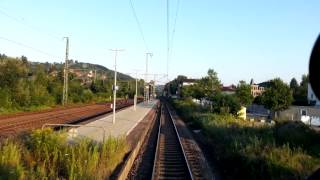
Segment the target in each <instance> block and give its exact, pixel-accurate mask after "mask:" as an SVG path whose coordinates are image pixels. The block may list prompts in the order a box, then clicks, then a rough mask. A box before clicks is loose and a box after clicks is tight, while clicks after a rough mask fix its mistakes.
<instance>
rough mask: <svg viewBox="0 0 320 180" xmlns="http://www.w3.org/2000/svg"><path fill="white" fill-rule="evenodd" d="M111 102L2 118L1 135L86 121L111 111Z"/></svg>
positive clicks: (121, 104)
mask: <svg viewBox="0 0 320 180" xmlns="http://www.w3.org/2000/svg"><path fill="white" fill-rule="evenodd" d="M117 103H118V105H117V110H120V109H122V108H125V107H128V106H131V105H132V104H133V101H132V100H128V101H124V100H120V101H118V102H117ZM110 105H111V103H104V104H93V105H86V106H82V107H73V108H67V109H57V110H56V111H55V110H51V111H46V112H43V113H30V114H27V113H26V114H24V115H23V116H21V115H17V116H9V117H7V118H1V119H0V136H11V135H17V134H18V133H21V132H24V131H28V130H31V129H36V128H41V126H42V125H43V124H46V123H55V124H78V123H83V122H86V121H88V120H90V119H92V118H94V117H97V116H100V115H104V114H107V113H110V112H111V111H112V109H111V107H110Z"/></svg>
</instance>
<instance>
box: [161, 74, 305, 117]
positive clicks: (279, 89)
mask: <svg viewBox="0 0 320 180" xmlns="http://www.w3.org/2000/svg"><path fill="white" fill-rule="evenodd" d="M186 79H187V77H186V76H181V75H179V76H178V77H177V78H176V79H174V80H173V81H171V82H169V83H168V84H166V91H167V92H168V93H169V94H171V95H175V94H177V92H179V93H180V94H179V96H181V97H182V98H193V99H197V100H199V101H200V103H201V104H204V105H206V106H207V107H209V108H210V110H211V111H212V112H215V113H232V114H235V115H236V114H237V112H238V111H239V110H240V108H241V106H248V105H250V104H252V103H253V102H254V103H257V104H261V105H264V106H265V107H266V108H268V109H270V110H271V111H273V112H278V111H282V110H285V109H288V108H289V106H290V105H292V104H294V105H304V104H305V103H307V86H308V76H307V75H303V76H302V81H301V83H300V85H298V83H297V82H296V80H295V79H293V80H291V82H290V85H288V84H287V83H285V82H284V81H283V80H282V79H280V78H275V79H272V80H270V81H268V87H267V88H266V90H265V91H264V92H263V94H262V95H261V96H258V97H256V98H254V97H253V96H252V94H251V86H250V84H248V83H246V82H245V81H240V82H239V83H238V85H237V86H236V88H235V92H234V93H232V94H228V93H223V92H222V85H221V81H220V80H219V78H218V75H217V72H215V71H214V70H213V69H209V70H208V73H207V75H206V76H205V77H202V78H201V79H198V80H196V81H195V83H194V84H193V85H189V86H183V87H182V83H183V82H184V80H186Z"/></svg>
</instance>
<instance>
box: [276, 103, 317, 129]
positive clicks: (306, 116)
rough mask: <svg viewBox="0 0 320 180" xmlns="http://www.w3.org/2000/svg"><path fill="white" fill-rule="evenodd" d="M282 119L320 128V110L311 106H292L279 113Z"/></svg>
mask: <svg viewBox="0 0 320 180" xmlns="http://www.w3.org/2000/svg"><path fill="white" fill-rule="evenodd" d="M279 118H280V119H285V120H291V121H302V122H303V123H305V124H307V125H312V126H320V108H318V107H310V106H291V107H290V108H289V109H286V110H284V111H281V112H280V113H279Z"/></svg>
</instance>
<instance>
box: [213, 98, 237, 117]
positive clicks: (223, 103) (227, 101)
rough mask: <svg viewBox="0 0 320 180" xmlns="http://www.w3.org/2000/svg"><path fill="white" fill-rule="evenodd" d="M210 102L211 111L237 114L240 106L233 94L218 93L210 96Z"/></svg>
mask: <svg viewBox="0 0 320 180" xmlns="http://www.w3.org/2000/svg"><path fill="white" fill-rule="evenodd" d="M210 101H211V102H212V109H211V110H212V112H216V113H231V114H234V115H237V113H238V112H239V110H240V108H241V106H240V102H239V100H238V98H236V96H234V95H228V94H222V93H218V94H216V95H215V96H212V97H211V98H210Z"/></svg>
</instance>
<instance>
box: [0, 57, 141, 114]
mask: <svg viewBox="0 0 320 180" xmlns="http://www.w3.org/2000/svg"><path fill="white" fill-rule="evenodd" d="M62 67H63V64H60V65H59V66H55V65H54V64H51V68H46V66H45V65H44V64H41V63H32V62H30V61H28V59H27V58H26V57H25V56H22V57H21V58H12V57H7V56H6V55H4V54H0V113H6V112H11V111H25V110H33V109H38V108H43V107H51V106H55V105H60V104H61V101H62V89H63V79H64V78H63V69H62ZM53 70H54V71H56V72H57V73H56V74H55V75H53V74H51V72H52V71H53ZM111 78H112V77H110V78H108V79H105V80H103V79H96V80H92V81H91V82H90V83H89V84H83V83H82V82H81V80H79V79H78V78H76V75H75V74H72V73H71V74H70V76H69V94H68V100H69V103H70V104H72V103H88V102H98V101H107V100H110V98H111V96H112V84H113V80H112V79H111ZM138 84H139V88H138V89H139V92H140V94H141V93H143V84H144V81H143V80H139V83H138ZM134 94H135V80H133V79H132V80H126V81H122V82H121V81H120V82H119V91H118V97H122V98H132V97H133V96H134Z"/></svg>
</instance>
